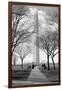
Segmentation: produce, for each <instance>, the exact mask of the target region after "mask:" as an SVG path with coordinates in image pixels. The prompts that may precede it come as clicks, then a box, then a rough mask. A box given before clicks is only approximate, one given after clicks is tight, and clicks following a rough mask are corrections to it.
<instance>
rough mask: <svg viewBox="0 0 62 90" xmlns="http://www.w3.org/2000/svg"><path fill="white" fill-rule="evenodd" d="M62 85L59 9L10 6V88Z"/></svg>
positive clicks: (34, 4) (18, 4) (21, 4)
mask: <svg viewBox="0 0 62 90" xmlns="http://www.w3.org/2000/svg"><path fill="white" fill-rule="evenodd" d="M50 85H60V5H58V4H41V3H27V2H26V3H25V2H24V3H23V2H9V3H8V87H9V88H12V87H14V88H15V87H33V86H50Z"/></svg>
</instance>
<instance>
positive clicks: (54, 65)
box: [52, 57, 55, 70]
mask: <svg viewBox="0 0 62 90" xmlns="http://www.w3.org/2000/svg"><path fill="white" fill-rule="evenodd" d="M52 62H53V68H54V70H55V62H54V59H53V57H52Z"/></svg>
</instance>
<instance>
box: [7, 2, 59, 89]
mask: <svg viewBox="0 0 62 90" xmlns="http://www.w3.org/2000/svg"><path fill="white" fill-rule="evenodd" d="M12 5H26V6H27V5H29V6H45V7H58V10H59V16H58V17H59V18H58V36H59V37H58V44H59V58H58V60H59V68H58V73H59V75H58V78H59V82H58V83H49V84H35V85H34V84H30V85H16V86H13V85H12ZM60 9H61V7H60V5H59V4H44V3H29V2H8V88H20V87H36V86H52V85H60V83H61V80H60V79H61V78H60V67H61V61H60V33H61V31H60Z"/></svg>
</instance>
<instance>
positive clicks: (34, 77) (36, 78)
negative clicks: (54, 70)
mask: <svg viewBox="0 0 62 90" xmlns="http://www.w3.org/2000/svg"><path fill="white" fill-rule="evenodd" d="M28 81H33V82H48V79H47V78H46V76H45V75H44V74H43V73H41V72H40V70H39V69H38V67H37V66H36V67H35V68H34V69H33V70H32V71H31V72H30V75H29V77H28Z"/></svg>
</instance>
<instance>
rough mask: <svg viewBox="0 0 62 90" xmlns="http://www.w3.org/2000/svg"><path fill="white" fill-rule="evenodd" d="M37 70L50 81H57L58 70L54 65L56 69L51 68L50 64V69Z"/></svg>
mask: <svg viewBox="0 0 62 90" xmlns="http://www.w3.org/2000/svg"><path fill="white" fill-rule="evenodd" d="M39 70H40V71H41V72H42V73H43V74H44V75H45V76H46V77H47V78H48V80H49V81H51V82H58V81H59V71H58V67H57V65H56V69H55V70H54V69H53V66H52V65H51V64H50V70H47V69H46V70H45V69H42V67H40V68H39Z"/></svg>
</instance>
